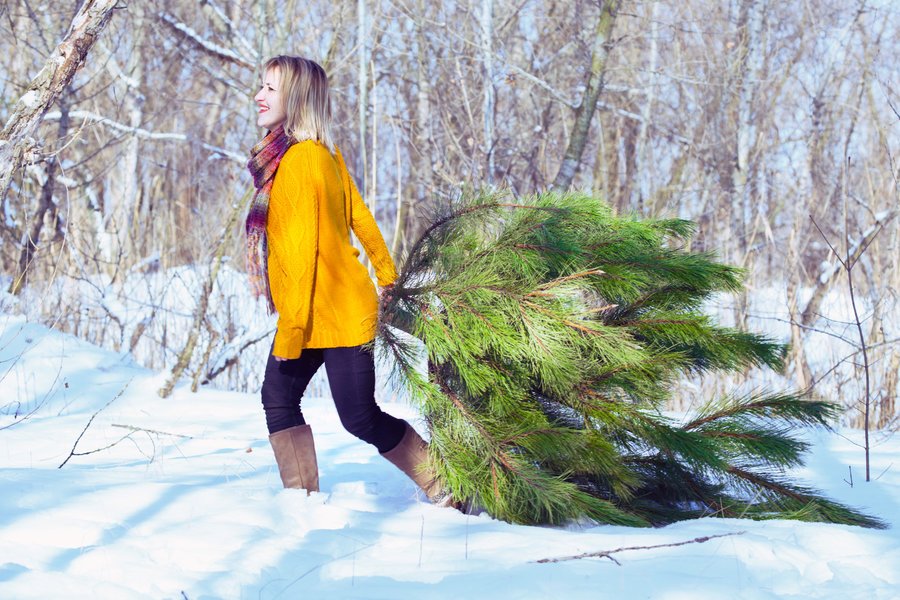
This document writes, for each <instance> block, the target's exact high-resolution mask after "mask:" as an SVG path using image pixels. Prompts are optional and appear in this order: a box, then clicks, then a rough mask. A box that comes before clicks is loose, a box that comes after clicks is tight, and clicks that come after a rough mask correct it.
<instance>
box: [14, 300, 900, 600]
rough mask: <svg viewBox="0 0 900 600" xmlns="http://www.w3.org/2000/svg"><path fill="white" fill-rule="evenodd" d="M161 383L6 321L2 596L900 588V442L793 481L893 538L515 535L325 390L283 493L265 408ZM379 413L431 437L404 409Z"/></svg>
mask: <svg viewBox="0 0 900 600" xmlns="http://www.w3.org/2000/svg"><path fill="white" fill-rule="evenodd" d="M165 379H166V373H157V372H153V371H150V370H147V369H144V368H142V367H139V366H138V365H137V364H135V362H134V361H133V360H132V358H131V357H130V355H129V354H128V353H127V352H118V353H116V352H111V351H109V350H104V349H101V348H98V347H96V346H92V345H90V344H88V343H86V342H84V341H81V340H79V339H76V338H74V337H71V336H68V335H63V334H60V333H57V332H54V331H50V330H48V329H46V328H44V327H43V326H41V325H37V324H34V323H30V322H28V321H27V320H25V319H24V318H23V317H15V316H9V315H2V314H0V428H2V429H0V598H17V599H19V598H22V599H25V598H52V597H61V596H63V595H64V596H65V597H66V598H92V599H94V598H116V599H118V598H154V599H159V598H172V599H175V598H178V599H183V598H189V599H191V600H194V599H203V598H254V599H256V598H263V599H270V598H296V597H311V598H319V597H329V598H390V599H396V598H407V597H417V598H468V597H491V596H494V597H498V598H546V597H566V598H654V599H656V598H662V599H666V600H679V599H682V598H684V599H691V600H696V599H698V598H699V599H703V598H725V597H728V598H741V599H753V600H755V599H774V598H798V599H799V598H804V599H805V598H850V599H852V598H866V599H881V598H883V599H891V598H897V597H898V596H900V533H898V530H897V529H896V525H897V521H898V515H900V511H898V507H900V438H898V437H896V436H895V437H884V436H878V440H879V441H878V443H877V444H878V445H876V446H875V448H874V450H873V454H872V456H873V461H874V462H873V469H872V474H873V479H874V478H875V477H878V478H877V480H873V481H872V482H869V483H866V482H864V481H862V479H863V477H862V473H863V453H862V450H861V449H860V448H858V447H857V446H856V445H855V443H858V442H859V441H860V438H861V433H860V432H858V431H854V430H849V429H844V430H841V431H840V434H841V435H834V434H827V433H821V434H820V433H816V434H810V435H809V437H810V441H811V442H812V443H813V451H812V453H811V456H810V461H809V463H808V464H807V465H806V467H804V468H803V469H800V470H798V472H797V475H798V476H799V477H801V478H802V479H803V480H804V481H806V482H808V483H810V484H811V485H813V486H815V487H818V488H821V489H823V490H825V491H826V492H827V493H828V494H829V495H830V496H832V497H833V498H835V499H837V500H839V501H842V502H845V503H848V504H851V505H853V506H855V507H858V508H864V509H866V510H868V511H869V512H870V513H872V514H874V515H877V516H879V517H881V518H883V519H885V520H887V521H889V522H891V523H892V525H893V526H894V527H892V528H891V529H888V530H885V531H874V530H865V529H860V528H855V527H847V526H837V525H825V524H809V523H798V522H791V521H764V522H754V521H742V520H734V519H714V518H708V519H700V520H696V521H688V522H682V523H678V524H675V525H672V526H669V527H665V528H661V529H631V528H625V527H612V526H586V525H570V526H567V527H524V526H516V525H510V524H508V523H503V522H500V521H496V520H494V519H492V518H490V517H488V516H487V515H484V514H482V515H477V516H476V515H464V514H461V513H458V512H456V511H454V510H452V509H442V508H437V507H433V506H431V505H428V504H426V503H424V502H423V501H422V499H421V498H420V497H418V496H417V494H416V491H415V489H414V486H413V484H412V482H411V481H410V480H408V479H407V478H406V477H405V476H404V475H402V474H401V473H400V472H399V471H397V470H396V469H394V468H393V467H392V466H391V465H390V464H389V463H388V462H387V461H385V460H383V459H382V458H381V457H380V456H378V454H377V452H376V451H375V450H374V448H372V447H370V446H368V445H366V444H364V443H362V442H360V441H358V440H356V439H355V438H353V437H352V436H350V435H349V434H347V433H346V432H345V431H344V430H343V429H342V427H341V426H340V423H339V421H338V419H337V416H336V414H335V411H334V409H333V406H332V405H331V401H330V399H328V398H326V397H323V396H318V397H310V398H307V399H304V412H305V415H306V417H307V420H308V421H309V422H310V423H311V425H312V427H313V429H314V431H315V435H316V445H317V448H318V451H319V467H320V471H321V487H322V491H321V492H320V493H317V494H313V495H311V496H309V497H307V496H306V494H305V493H304V492H303V491H301V490H284V489H281V482H280V480H279V477H278V472H277V468H276V466H275V461H274V458H273V456H272V453H271V449H270V447H269V445H268V441H267V437H266V431H265V423H264V419H263V415H262V410H261V407H260V405H259V399H258V396H257V394H255V393H249V394H248V393H237V392H231V391H224V390H215V389H210V388H201V389H200V391H199V392H197V393H196V394H192V393H190V391H189V389H188V387H189V386H188V385H187V384H184V385H181V386H179V387H177V388H176V390H175V393H174V394H173V396H172V397H170V398H168V399H165V400H163V399H161V398H159V396H158V395H157V393H156V390H157V389H159V387H161V386H162V384H163V383H164V381H165ZM323 389H324V388H323ZM104 406H105V408H104ZM383 406H384V408H385V410H387V411H388V412H390V413H392V414H395V415H397V416H400V417H403V418H406V419H408V420H410V421H411V422H412V423H413V424H414V426H416V427H418V428H419V429H420V430H422V423H421V421H419V420H418V419H417V417H416V414H415V411H414V410H413V409H412V408H411V407H409V406H408V405H406V404H405V403H402V402H386V403H383ZM101 409H102V410H101ZM98 411H99V412H98ZM92 415H96V416H95V417H94V419H93V421H92V422H91V423H90V426H89V427H88V428H87V430H86V431H84V430H85V426H86V425H87V424H88V422H89V420H90V419H91V417H92ZM135 428H139V429H140V430H136V429H135ZM82 431H84V435H83V437H81V439H80V440H79V441H78V444H77V447H76V451H78V452H89V451H91V450H95V449H99V448H104V447H106V446H109V445H110V444H114V445H112V446H111V447H109V448H107V449H105V450H102V451H99V452H94V453H90V454H84V455H79V456H73V457H71V458H70V459H69V461H68V463H66V464H65V466H63V467H62V468H61V469H60V468H58V467H59V465H60V464H61V463H62V462H63V461H65V460H66V458H67V457H68V456H69V453H70V451H71V450H72V448H73V445H74V444H75V442H76V439H78V436H79V434H81V433H82ZM123 437H124V439H123ZM119 440H121V441H119ZM117 441H119V443H115V442H117ZM851 472H852V474H853V479H854V483H853V486H852V487H851V486H850V485H849V484H848V483H846V482H845V480H847V479H849V475H850V473H851ZM722 534H731V535H725V536H724V537H717V538H714V539H710V540H709V541H707V542H705V543H690V544H686V545H682V546H677V547H663V548H655V549H647V550H631V551H623V552H618V553H615V554H613V555H612V557H613V558H615V560H616V561H618V563H620V564H617V563H616V562H614V561H613V560H610V559H609V558H584V559H580V560H568V561H562V562H556V563H551V564H539V563H537V562H535V561H537V560H539V559H542V558H550V557H563V556H571V555H576V554H579V553H584V552H597V551H602V550H614V549H617V548H623V547H630V546H653V545H659V544H673V543H678V542H684V541H689V540H693V539H696V538H700V537H704V536H716V535H722ZM62 590H65V592H64V594H63V592H62Z"/></svg>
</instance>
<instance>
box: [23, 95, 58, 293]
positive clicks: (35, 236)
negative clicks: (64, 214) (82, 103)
mask: <svg viewBox="0 0 900 600" xmlns="http://www.w3.org/2000/svg"><path fill="white" fill-rule="evenodd" d="M70 93H71V89H67V91H66V95H68V94H70ZM63 97H64V98H65V96H63ZM60 109H61V111H60V118H59V133H58V135H57V139H60V140H62V139H65V137H66V136H67V135H68V134H69V106H68V103H66V102H65V101H61V102H60ZM58 170H59V162H58V161H57V159H56V157H53V158H50V159H48V160H47V179H46V180H45V181H44V185H43V186H42V188H41V197H40V200H39V201H38V206H37V208H36V209H35V211H34V215H33V216H32V218H31V226H30V227H29V228H28V233H27V234H25V236H24V237H23V239H22V250H21V251H20V253H19V268H18V271H17V272H16V277H15V278H14V279H13V280H12V282H11V283H10V285H9V293H10V294H18V293H19V292H20V291H22V288H23V287H24V284H25V278H26V275H27V274H28V267H29V265H31V261H32V260H33V259H34V254H35V252H37V250H38V242H39V241H40V239H41V231H42V230H43V229H44V218H45V217H46V215H47V213H48V212H50V213H51V218H52V216H53V214H54V213H55V212H56V211H55V204H54V202H53V191H54V189H55V188H56V173H57V171H58Z"/></svg>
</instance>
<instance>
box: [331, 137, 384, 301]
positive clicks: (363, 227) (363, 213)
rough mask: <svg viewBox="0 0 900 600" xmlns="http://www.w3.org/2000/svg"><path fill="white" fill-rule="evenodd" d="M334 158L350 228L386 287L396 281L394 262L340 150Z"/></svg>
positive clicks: (380, 283) (380, 284)
mask: <svg viewBox="0 0 900 600" xmlns="http://www.w3.org/2000/svg"><path fill="white" fill-rule="evenodd" d="M335 156H336V157H337V159H338V164H339V166H340V169H341V179H342V180H343V182H344V189H345V190H348V192H349V194H350V226H351V227H352V228H353V233H355V234H356V237H357V238H358V239H359V241H360V243H361V244H362V245H363V248H364V249H365V251H366V255H367V256H368V257H369V260H371V261H372V266H374V267H375V276H376V277H377V278H378V285H379V286H381V287H382V288H384V287H387V286H389V285H391V284H392V283H394V281H396V279H397V269H396V267H395V266H394V260H393V259H392V258H391V253H390V251H389V250H388V248H387V244H385V243H384V237H383V236H382V235H381V230H380V229H378V223H376V222H375V217H373V216H372V213H371V212H370V211H369V209H368V207H367V206H366V203H365V202H363V199H362V196H360V195H359V190H357V189H356V184H354V183H353V178H352V177H350V172H349V171H348V170H347V165H346V163H344V157H343V156H341V152H340V150H337V149H335Z"/></svg>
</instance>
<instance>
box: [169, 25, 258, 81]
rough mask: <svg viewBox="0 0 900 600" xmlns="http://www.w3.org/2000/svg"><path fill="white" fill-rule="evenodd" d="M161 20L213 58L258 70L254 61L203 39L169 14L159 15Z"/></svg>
mask: <svg viewBox="0 0 900 600" xmlns="http://www.w3.org/2000/svg"><path fill="white" fill-rule="evenodd" d="M159 20H160V21H162V22H163V23H165V24H166V25H168V26H169V27H170V28H171V29H172V30H173V31H174V32H175V33H177V34H180V35H181V36H182V37H184V38H185V39H186V40H188V41H189V42H191V43H192V44H193V45H194V46H196V47H197V48H199V49H200V50H202V51H203V52H206V53H207V54H209V55H211V56H214V57H216V58H218V59H220V60H223V61H225V62H229V63H234V64H236V65H239V66H241V67H245V68H247V69H255V68H256V64H255V63H254V62H253V61H252V60H249V59H247V58H244V57H242V56H238V55H237V54H235V53H234V52H232V51H231V50H229V49H228V48H226V47H224V46H220V45H219V44H216V43H215V42H211V41H209V40H206V39H203V37H201V36H200V34H199V33H197V32H196V31H194V30H193V29H191V28H190V27H188V26H187V25H185V24H184V23H182V22H181V21H179V20H178V19H176V18H175V17H173V16H172V15H170V14H168V13H164V12H161V13H159Z"/></svg>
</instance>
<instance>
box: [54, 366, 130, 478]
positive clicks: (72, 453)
mask: <svg viewBox="0 0 900 600" xmlns="http://www.w3.org/2000/svg"><path fill="white" fill-rule="evenodd" d="M131 381H132V380H131V379H129V380H128V383H126V384H125V385H124V386H123V387H122V389H121V390H119V393H118V394H116V395H115V397H114V398H113V399H112V400H110V401H109V402H107V403H106V404H104V405H103V406H102V407H101V408H100V409H98V410H97V412H95V413H94V414H92V415H91V418H90V419H88V422H87V424H86V425H85V426H84V429H82V430H81V433H79V434H78V438H77V439H76V440H75V443H74V444H72V449H71V450H70V451H69V455H68V456H67V457H66V460H64V461H62V463H61V464H60V465H59V466H58V467H56V468H57V469H62V468H63V467H64V466H66V463H67V462H69V459H70V458H72V457H73V456H85V455H86V454H94V453H95V452H100V451H102V450H107V449H109V448H112V447H113V446H115V445H116V444H118V443H119V442H121V441H123V440H125V439H127V438H129V437H131V434H130V433H129V434H127V435H125V436H122V437H121V438H120V439H118V440H116V441H115V442H113V443H112V444H110V445H108V446H104V447H103V448H97V449H96V450H89V451H88V452H75V448H77V447H78V442H80V441H81V438H82V437H84V434H85V433H87V430H88V427H90V426H91V423H93V422H94V419H95V418H96V417H97V415H99V414H100V413H101V412H103V410H104V409H105V408H106V407H108V406H109V405H110V404H112V403H113V402H115V401H116V400H118V399H119V398H121V397H122V394H124V393H125V390H127V389H128V386H129V385H130V384H131Z"/></svg>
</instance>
